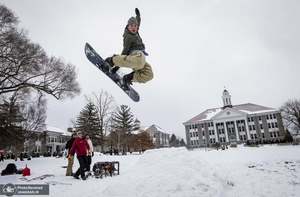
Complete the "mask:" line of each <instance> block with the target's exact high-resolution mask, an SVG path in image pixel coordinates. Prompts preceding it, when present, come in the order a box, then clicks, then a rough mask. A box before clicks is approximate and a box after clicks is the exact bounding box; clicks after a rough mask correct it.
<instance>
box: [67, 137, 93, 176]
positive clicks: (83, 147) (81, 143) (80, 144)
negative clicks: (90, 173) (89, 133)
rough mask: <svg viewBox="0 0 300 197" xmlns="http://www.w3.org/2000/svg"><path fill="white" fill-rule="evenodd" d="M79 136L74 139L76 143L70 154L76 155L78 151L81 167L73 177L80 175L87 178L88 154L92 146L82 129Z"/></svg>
mask: <svg viewBox="0 0 300 197" xmlns="http://www.w3.org/2000/svg"><path fill="white" fill-rule="evenodd" d="M77 136H78V137H77V138H76V139H75V140H74V143H73V145H72V148H71V150H70V155H72V156H74V154H75V153H76V155H77V159H78V162H79V168H78V170H77V171H76V172H75V174H74V175H73V177H74V178H76V179H79V175H80V176H81V179H82V180H86V176H85V171H86V168H87V163H88V162H87V155H88V151H89V150H90V147H89V145H88V143H87V141H86V139H85V138H84V136H83V135H82V133H81V132H80V131H79V132H78V133H77Z"/></svg>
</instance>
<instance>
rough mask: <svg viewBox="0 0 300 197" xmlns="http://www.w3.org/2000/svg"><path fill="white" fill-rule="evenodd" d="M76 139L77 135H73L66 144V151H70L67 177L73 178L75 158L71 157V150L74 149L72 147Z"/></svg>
mask: <svg viewBox="0 0 300 197" xmlns="http://www.w3.org/2000/svg"><path fill="white" fill-rule="evenodd" d="M75 138H76V134H75V133H74V134H72V137H71V139H69V140H68V141H67V144H66V150H67V151H68V156H67V158H68V166H67V172H66V176H72V175H73V164H74V157H73V156H72V155H70V150H71V148H72V145H73V143H74V140H75Z"/></svg>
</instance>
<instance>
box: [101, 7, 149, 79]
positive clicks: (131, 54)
mask: <svg viewBox="0 0 300 197" xmlns="http://www.w3.org/2000/svg"><path fill="white" fill-rule="evenodd" d="M135 14H136V17H131V18H129V20H128V23H127V25H126V28H125V31H124V34H123V51H122V54H121V55H113V56H112V57H108V58H106V59H105V62H107V63H108V64H109V65H110V72H112V73H116V72H117V71H118V69H119V68H120V67H126V68H132V69H133V72H131V73H129V74H127V75H124V77H123V83H124V84H132V82H138V83H146V82H147V81H150V80H151V79H152V78H153V72H152V68H151V66H150V64H148V63H147V62H146V58H145V56H147V55H148V54H147V53H146V51H145V45H144V43H143V41H142V38H141V36H140V34H139V27H140V24H141V15H140V11H139V9H138V8H135Z"/></svg>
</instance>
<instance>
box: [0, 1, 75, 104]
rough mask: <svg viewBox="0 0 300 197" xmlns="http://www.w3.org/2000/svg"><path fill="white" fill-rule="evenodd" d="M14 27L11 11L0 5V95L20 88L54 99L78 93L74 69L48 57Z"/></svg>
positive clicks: (38, 46)
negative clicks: (47, 95)
mask: <svg viewBox="0 0 300 197" xmlns="http://www.w3.org/2000/svg"><path fill="white" fill-rule="evenodd" d="M17 24H18V19H17V18H16V17H15V16H14V14H13V13H12V11H10V10H9V9H8V8H6V7H5V6H3V5H0V95H2V94H7V93H11V92H17V91H19V90H22V89H30V90H35V91H36V92H38V93H40V94H50V95H52V96H53V97H55V98H56V99H62V98H65V97H73V96H75V95H76V94H78V93H79V92H80V89H79V84H78V83H77V81H76V72H75V67H74V66H73V65H72V64H65V63H64V62H63V61H62V60H61V59H59V58H56V57H48V56H47V55H46V53H45V51H44V50H43V49H42V48H41V46H40V45H38V44H35V43H32V42H31V41H30V40H29V39H28V38H27V36H26V33H25V32H24V31H23V30H18V29H17Z"/></svg>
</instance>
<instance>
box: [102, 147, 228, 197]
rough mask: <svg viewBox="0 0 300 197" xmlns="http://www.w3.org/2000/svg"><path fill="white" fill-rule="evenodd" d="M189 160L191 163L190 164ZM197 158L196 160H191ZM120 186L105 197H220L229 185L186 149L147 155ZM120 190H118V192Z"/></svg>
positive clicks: (121, 181)
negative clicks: (165, 195) (125, 196)
mask: <svg viewBox="0 0 300 197" xmlns="http://www.w3.org/2000/svg"><path fill="white" fill-rule="evenodd" d="M187 156H188V157H189V159H188V160H187ZM191 156H192V157H195V158H191ZM120 179H121V180H118V183H117V184H112V185H110V186H108V187H107V188H106V189H105V190H104V192H103V194H104V195H105V196H124V194H127V196H143V197H150V196H151V197H155V196H157V197H158V196H162V194H168V196H178V197H185V196H186V197H192V196H218V195H220V193H219V192H220V191H221V190H220V188H222V187H224V186H225V187H227V184H226V181H223V180H221V179H220V178H218V176H217V175H216V174H215V173H214V169H213V166H211V165H208V163H207V162H205V161H199V158H197V155H193V154H191V152H190V151H188V150H186V149H185V148H168V149H167V148H166V149H158V150H151V151H146V152H145V154H143V155H142V156H141V158H140V159H139V160H138V161H137V163H136V164H135V165H134V166H133V167H132V168H131V169H130V170H129V171H128V172H126V175H124V176H123V177H120ZM116 188H118V189H116Z"/></svg>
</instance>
